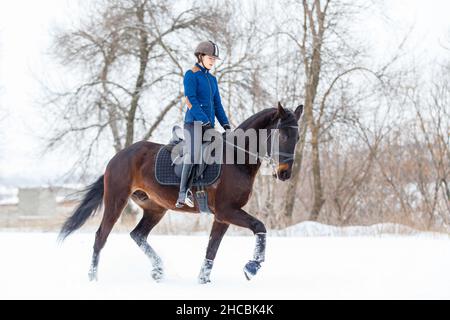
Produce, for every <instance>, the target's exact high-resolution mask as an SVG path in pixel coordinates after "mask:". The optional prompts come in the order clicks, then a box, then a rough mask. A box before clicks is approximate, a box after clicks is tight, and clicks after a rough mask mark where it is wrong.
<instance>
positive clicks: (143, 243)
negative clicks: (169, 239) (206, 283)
mask: <svg viewBox="0 0 450 320" xmlns="http://www.w3.org/2000/svg"><path fill="white" fill-rule="evenodd" d="M166 211H167V209H164V208H162V207H159V206H157V205H156V204H153V203H150V204H149V205H146V207H145V208H144V214H143V216H142V219H141V221H140V222H139V223H138V225H137V226H136V228H135V229H134V230H133V231H132V232H131V233H130V236H131V238H132V239H133V240H134V241H135V242H136V244H137V245H138V246H139V248H140V249H141V250H142V251H143V252H144V253H145V255H146V256H147V257H148V258H149V260H150V261H151V263H152V267H153V269H152V273H151V275H152V278H153V279H154V280H155V281H157V282H159V281H161V280H162V279H163V277H164V267H163V263H162V260H161V258H160V257H159V255H158V254H157V253H156V251H155V250H154V249H153V248H152V247H151V246H150V244H149V243H148V242H147V237H148V235H149V233H150V231H152V229H153V228H154V227H155V226H156V225H157V224H158V223H159V222H160V221H161V219H162V217H164V215H165V213H166Z"/></svg>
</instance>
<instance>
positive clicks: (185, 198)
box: [175, 163, 194, 208]
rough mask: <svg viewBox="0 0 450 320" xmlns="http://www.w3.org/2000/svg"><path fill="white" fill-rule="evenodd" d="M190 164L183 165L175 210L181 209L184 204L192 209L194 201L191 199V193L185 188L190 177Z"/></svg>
mask: <svg viewBox="0 0 450 320" xmlns="http://www.w3.org/2000/svg"><path fill="white" fill-rule="evenodd" d="M193 166H194V164H192V163H183V170H182V172H181V182H180V193H179V194H178V200H177V203H176V204H175V206H176V207H177V208H182V207H183V206H184V205H185V204H186V205H187V206H189V207H191V208H193V207H194V200H193V197H192V192H191V190H189V189H188V188H187V184H188V181H189V176H190V175H191V171H192V167H193Z"/></svg>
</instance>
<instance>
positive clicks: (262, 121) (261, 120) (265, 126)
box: [242, 112, 274, 178]
mask: <svg viewBox="0 0 450 320" xmlns="http://www.w3.org/2000/svg"><path fill="white" fill-rule="evenodd" d="M273 113H274V112H267V113H266V114H262V115H261V116H260V117H257V118H255V119H254V120H253V121H251V122H250V123H248V124H247V125H246V126H245V127H244V128H242V129H243V130H249V129H253V130H255V131H256V136H257V148H256V149H257V154H258V155H259V153H260V150H259V147H260V145H261V144H260V141H259V139H260V138H261V137H263V136H264V135H260V130H270V128H271V125H272V124H271V119H272V117H273ZM263 143H267V139H266V141H263ZM249 147H250V146H249ZM245 149H246V151H247V152H250V150H249V148H247V146H246V147H245ZM247 166H249V168H250V170H251V175H252V178H254V177H255V176H256V174H257V173H258V171H259V169H260V168H261V160H260V158H259V157H258V159H257V162H256V164H248V165H247Z"/></svg>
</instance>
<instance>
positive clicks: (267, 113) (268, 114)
mask: <svg viewBox="0 0 450 320" xmlns="http://www.w3.org/2000/svg"><path fill="white" fill-rule="evenodd" d="M276 112H277V109H276V108H267V109H264V110H262V111H260V112H258V113H255V114H254V115H252V116H251V117H250V118H248V119H247V120H245V121H244V122H242V123H241V124H240V125H239V127H238V129H243V130H247V129H249V128H252V127H253V126H254V124H255V122H260V121H261V122H267V124H268V122H269V120H272V119H273V116H274V115H275V113H276Z"/></svg>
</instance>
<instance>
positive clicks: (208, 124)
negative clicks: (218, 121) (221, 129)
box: [202, 122, 213, 132]
mask: <svg viewBox="0 0 450 320" xmlns="http://www.w3.org/2000/svg"><path fill="white" fill-rule="evenodd" d="M212 128H213V127H212V126H211V123H210V122H208V123H205V124H203V125H202V130H203V132H205V131H208V130H209V129H212Z"/></svg>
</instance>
